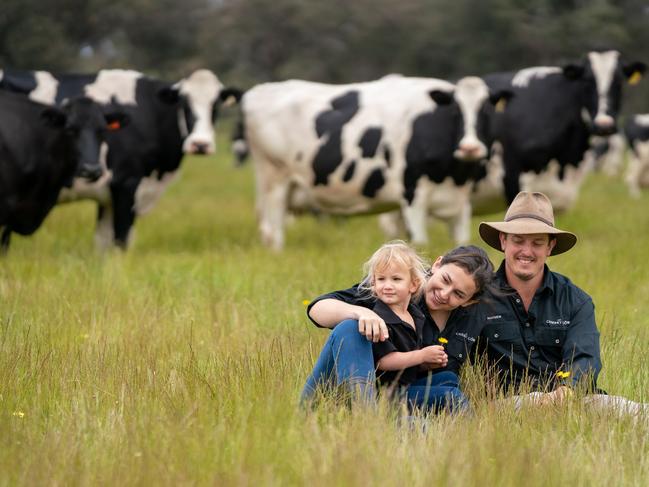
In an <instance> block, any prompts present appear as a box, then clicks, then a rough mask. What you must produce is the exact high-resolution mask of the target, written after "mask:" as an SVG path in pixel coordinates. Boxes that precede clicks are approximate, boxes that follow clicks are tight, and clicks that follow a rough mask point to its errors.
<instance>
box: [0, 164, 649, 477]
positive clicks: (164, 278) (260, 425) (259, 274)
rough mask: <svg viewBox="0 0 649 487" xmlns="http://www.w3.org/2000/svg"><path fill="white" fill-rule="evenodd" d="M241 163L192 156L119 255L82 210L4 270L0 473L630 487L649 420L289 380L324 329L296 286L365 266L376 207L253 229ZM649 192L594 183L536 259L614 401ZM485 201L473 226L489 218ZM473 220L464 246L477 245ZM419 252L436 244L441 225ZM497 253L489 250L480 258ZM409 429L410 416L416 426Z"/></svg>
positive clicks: (312, 286)
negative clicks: (459, 410)
mask: <svg viewBox="0 0 649 487" xmlns="http://www.w3.org/2000/svg"><path fill="white" fill-rule="evenodd" d="M253 193H254V191H253V174H252V170H251V167H246V168H243V169H241V170H237V169H234V168H233V167H231V165H230V158H229V156H228V155H227V154H225V153H221V154H220V155H219V156H217V157H209V158H188V159H187V160H186V161H185V163H184V165H183V174H182V177H181V178H180V180H179V181H178V182H177V183H176V184H175V185H173V186H172V187H171V188H170V189H169V191H168V193H167V194H166V195H165V196H164V197H163V199H162V200H161V201H160V203H159V205H158V206H157V207H156V208H155V209H154V210H153V212H152V213H151V214H149V215H147V216H145V217H143V218H141V219H140V220H138V222H137V223H136V237H135V240H134V243H133V247H132V248H131V250H130V251H129V252H128V253H121V252H110V253H108V254H106V255H98V254H96V253H95V251H94V249H93V242H92V239H93V226H94V215H95V209H94V206H93V205H92V204H90V203H88V202H85V203H77V204H72V205H68V206H61V207H57V208H56V209H55V210H54V212H53V213H52V214H51V215H50V217H49V218H48V220H47V221H46V224H45V225H44V226H43V228H41V229H40V230H39V231H38V232H37V233H36V234H35V235H34V236H33V237H32V238H20V237H16V238H15V239H14V240H13V242H12V244H13V245H12V248H11V251H10V254H9V256H8V257H7V258H6V259H4V260H3V261H2V262H0V485H77V484H80V485H91V484H92V485H94V484H104V485H122V484H125V485H159V484H160V485H178V484H180V485H257V484H263V485H302V484H309V485H331V484H337V485H365V484H381V485H480V486H484V485H503V486H519V485H522V484H525V485H526V486H528V487H532V486H537V485H538V486H541V485H543V486H546V485H575V486H582V485H583V486H591V485H646V484H647V483H648V482H649V448H648V443H647V438H648V433H649V426H648V425H647V423H646V422H645V423H642V422H641V423H637V422H635V421H633V420H632V419H631V418H621V419H620V418H616V417H614V416H612V415H608V414H603V413H595V412H591V411H588V410H585V409H584V408H583V407H582V406H581V404H580V403H579V402H578V401H572V402H569V403H567V404H566V405H564V406H562V407H560V408H553V407H548V408H543V409H527V410H524V411H522V412H520V413H516V412H514V411H513V410H512V409H511V408H508V407H504V408H499V407H495V406H494V404H493V403H491V402H489V401H487V400H486V399H485V398H484V397H482V396H481V394H480V391H481V389H480V384H479V382H478V381H479V378H478V379H476V376H475V374H473V373H472V372H471V371H467V375H466V383H467V389H468V393H469V394H471V396H472V398H473V403H474V408H475V413H474V414H473V415H471V416H467V417H448V416H441V417H438V418H434V419H432V420H428V421H424V422H425V425H426V427H425V428H423V427H421V425H420V424H419V423H418V422H415V423H414V426H413V425H412V424H409V423H404V422H402V421H400V420H399V414H398V413H395V412H393V411H390V410H389V409H388V408H385V407H379V408H378V409H376V410H371V411H369V410H362V409H354V410H348V409H347V408H346V407H344V405H342V404H340V403H337V402H334V401H330V402H325V403H324V404H322V405H321V406H320V407H318V408H317V409H316V410H314V411H311V412H305V411H302V410H300V409H299V408H298V407H297V398H298V395H299V392H300V388H301V385H302V383H303V381H304V379H305V377H306V375H307V373H308V372H309V370H310V367H311V366H312V364H313V361H314V359H315V357H316V356H317V353H318V352H319V349H320V346H321V345H322V343H323V342H324V340H325V339H326V336H327V333H328V332H326V331H322V330H318V329H316V328H315V327H313V326H312V325H311V324H310V322H309V321H308V320H307V318H306V316H305V313H304V303H303V301H304V300H308V299H311V298H312V297H314V296H316V295H318V294H320V293H323V292H326V291H329V290H332V289H337V288H343V287H347V286H348V285H350V284H352V283H354V282H356V281H357V280H358V279H359V278H360V277H361V269H360V266H361V263H362V262H363V261H364V260H365V259H366V258H367V257H368V256H369V255H370V254H371V252H373V251H374V250H375V249H376V247H378V245H380V244H381V243H382V242H383V240H384V237H383V236H382V235H381V233H380V232H379V230H378V228H377V225H376V219H375V218H374V217H367V218H351V219H347V220H338V219H333V218H329V219H315V218H312V217H302V218H298V219H297V220H296V221H295V223H294V224H292V225H291V226H290V228H289V229H288V234H287V248H286V250H285V251H284V252H282V253H281V254H275V253H272V252H270V251H268V250H266V249H264V248H263V247H262V246H261V245H260V243H259V240H258V237H257V230H256V223H255V216H254V201H253V199H254V196H253ZM648 207H649V195H643V197H642V199H640V200H631V199H630V198H629V197H628V196H627V194H626V191H625V188H624V185H623V184H622V182H621V181H620V180H614V179H607V178H604V177H603V176H600V175H593V176H592V177H591V178H590V179H589V181H588V182H587V185H586V186H585V188H584V189H583V191H582V195H581V197H580V199H579V202H578V205H577V207H576V208H575V209H574V211H572V212H570V213H568V214H565V215H560V216H559V217H558V225H559V226H560V227H565V228H568V229H572V230H574V231H575V232H576V233H577V234H578V235H579V238H580V241H579V243H578V245H577V247H576V248H575V249H574V250H573V251H571V252H570V253H568V254H566V255H565V256H559V257H555V258H553V259H551V261H550V265H551V267H552V268H553V269H554V270H557V271H559V272H562V273H565V274H567V275H569V276H570V277H571V278H572V279H573V281H574V282H575V283H577V284H578V285H579V286H581V287H583V288H584V289H586V290H587V291H588V292H589V293H590V294H591V295H592V296H593V298H594V300H595V303H596V305H597V308H596V312H597V319H598V323H599V325H600V329H601V332H602V349H603V360H604V364H605V366H604V370H603V372H602V375H601V380H600V385H601V387H603V388H604V389H606V390H608V391H609V392H611V393H615V394H620V395H624V396H627V397H629V398H632V399H635V400H641V401H649V393H648V392H647V391H648V390H649V389H648V386H649V367H648V366H647V365H646V358H645V355H646V351H647V345H648V344H649V331H648V330H649V303H648V300H647V296H648V295H649V266H648V265H647V261H648V259H649V245H648V244H649V212H648V211H647V208H648ZM499 216H500V215H491V216H487V217H486V218H491V217H494V218H498V217H499ZM479 221H480V218H477V217H476V218H474V225H473V240H474V242H475V243H478V244H479V243H480V242H479V239H478V237H477V231H476V229H477V223H478V222H479ZM430 236H431V244H430V245H429V247H428V248H426V249H423V250H424V252H425V253H427V254H428V256H429V257H435V256H436V255H437V254H439V253H441V252H443V251H444V250H445V249H447V248H449V247H450V246H452V242H451V241H450V239H449V238H448V236H447V233H446V230H445V228H444V227H443V226H442V225H439V224H438V225H434V226H432V227H431V230H430ZM490 252H491V253H490V255H491V256H492V258H493V260H494V262H495V263H497V262H499V259H500V256H499V255H498V254H497V253H496V252H495V251H490ZM422 421H423V420H422Z"/></svg>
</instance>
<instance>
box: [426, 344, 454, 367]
mask: <svg viewBox="0 0 649 487" xmlns="http://www.w3.org/2000/svg"><path fill="white" fill-rule="evenodd" d="M419 352H420V357H421V366H422V368H423V369H425V370H432V369H439V368H442V367H446V366H447V365H448V355H446V352H445V351H444V347H442V346H441V345H430V346H428V347H424V348H422V349H421V350H420V351H419Z"/></svg>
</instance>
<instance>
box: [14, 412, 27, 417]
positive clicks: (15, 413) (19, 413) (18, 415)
mask: <svg viewBox="0 0 649 487" xmlns="http://www.w3.org/2000/svg"><path fill="white" fill-rule="evenodd" d="M13 415H14V416H16V417H17V418H21V419H22V418H24V417H25V413H23V412H22V411H14V414H13Z"/></svg>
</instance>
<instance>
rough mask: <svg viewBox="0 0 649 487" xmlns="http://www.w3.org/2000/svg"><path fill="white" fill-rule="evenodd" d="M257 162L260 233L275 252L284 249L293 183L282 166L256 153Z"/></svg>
mask: <svg viewBox="0 0 649 487" xmlns="http://www.w3.org/2000/svg"><path fill="white" fill-rule="evenodd" d="M252 155H253V159H254V161H255V189H256V202H255V206H256V209H257V218H258V219H259V233H260V234H261V241H262V243H263V244H264V245H266V246H268V247H271V248H272V249H274V250H281V249H282V248H283V247H284V225H285V219H286V212H287V206H288V203H289V201H288V198H289V190H290V187H291V181H290V178H289V176H288V175H287V174H286V172H285V171H283V170H281V165H278V164H277V163H276V162H275V161H272V160H270V159H268V158H266V157H264V156H263V155H262V154H258V153H255V152H254V151H253V152H252Z"/></svg>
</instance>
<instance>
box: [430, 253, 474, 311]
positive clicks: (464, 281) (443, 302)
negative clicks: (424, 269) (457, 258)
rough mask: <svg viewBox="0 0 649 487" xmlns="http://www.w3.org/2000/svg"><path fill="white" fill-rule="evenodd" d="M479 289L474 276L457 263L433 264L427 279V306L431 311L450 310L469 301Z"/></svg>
mask: <svg viewBox="0 0 649 487" xmlns="http://www.w3.org/2000/svg"><path fill="white" fill-rule="evenodd" d="M477 290H478V288H477V286H476V283H475V280H474V279H473V276H471V275H470V274H469V273H468V272H467V271H466V270H464V269H463V268H462V267H460V266H458V265H456V264H445V265H439V259H438V261H437V262H435V264H433V268H432V275H431V276H430V277H429V278H428V281H426V287H425V296H426V306H428V309H429V310H430V311H450V310H453V309H455V308H457V307H458V306H464V305H466V304H468V303H469V301H470V300H471V297H472V296H473V295H474V294H475V293H476V291H477Z"/></svg>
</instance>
